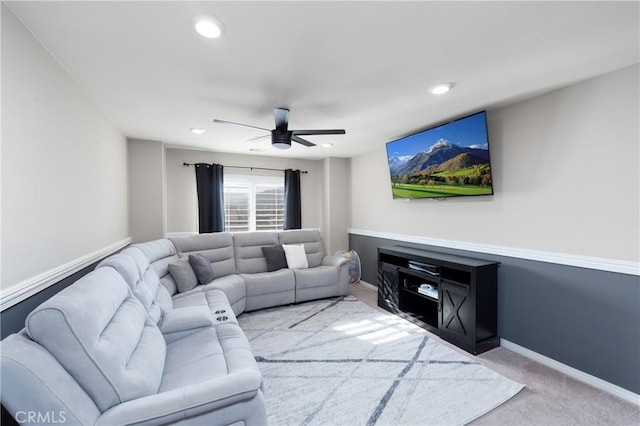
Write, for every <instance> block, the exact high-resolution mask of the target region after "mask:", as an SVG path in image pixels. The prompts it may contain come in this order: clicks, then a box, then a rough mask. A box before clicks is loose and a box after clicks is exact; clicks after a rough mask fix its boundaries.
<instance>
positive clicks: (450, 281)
mask: <svg viewBox="0 0 640 426" xmlns="http://www.w3.org/2000/svg"><path fill="white" fill-rule="evenodd" d="M498 265H499V262H493V261H487V260H482V259H475V258H471V257H462V256H455V255H449V254H444V253H436V252H431V251H427V250H421V249H417V248H413V247H404V246H389V247H379V248H378V305H379V306H380V307H382V308H384V309H386V310H388V311H390V312H393V313H395V314H399V315H401V316H402V317H404V318H407V319H409V320H412V321H413V322H415V323H417V324H419V325H420V326H422V327H424V328H425V329H427V330H429V331H431V332H433V333H435V334H437V335H438V336H440V337H442V338H443V339H445V340H447V341H449V342H451V343H453V344H455V345H456V346H459V347H460V348H462V349H464V350H466V351H468V352H470V353H472V354H479V353H482V352H485V351H487V350H489V349H492V348H495V347H497V346H499V344H500V342H499V338H498V333H497V331H498V330H497V322H498V321H497V282H498V278H497V276H498V274H497V271H498Z"/></svg>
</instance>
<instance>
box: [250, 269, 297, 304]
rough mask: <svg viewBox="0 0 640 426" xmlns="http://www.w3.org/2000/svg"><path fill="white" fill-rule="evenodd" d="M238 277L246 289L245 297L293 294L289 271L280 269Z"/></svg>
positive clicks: (293, 280)
mask: <svg viewBox="0 0 640 426" xmlns="http://www.w3.org/2000/svg"><path fill="white" fill-rule="evenodd" d="M240 276H241V277H242V279H243V280H244V283H245V286H246V288H247V297H255V296H260V295H263V294H269V293H279V292H282V291H286V292H290V293H292V294H293V293H295V289H296V283H295V277H294V275H293V271H292V270H291V269H280V270H279V271H273V272H261V273H257V274H241V275H240ZM289 303H291V302H289Z"/></svg>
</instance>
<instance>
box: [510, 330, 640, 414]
mask: <svg viewBox="0 0 640 426" xmlns="http://www.w3.org/2000/svg"><path fill="white" fill-rule="evenodd" d="M500 346H502V347H503V348H505V349H509V350H510V351H513V352H515V353H518V354H520V355H522V356H525V357H527V358H529V359H532V360H534V361H536V362H539V363H540V364H542V365H545V366H547V367H549V368H552V369H554V370H556V371H559V372H561V373H562V374H565V375H567V376H569V377H571V378H573V379H576V380H578V381H580V382H583V383H586V384H588V385H591V386H593V387H595V388H597V389H600V390H602V391H605V392H608V393H610V394H612V395H615V396H617V397H618V398H621V399H624V400H625V401H628V402H631V403H633V404H636V405H640V395H638V394H637V393H634V392H631V391H629V390H627V389H624V388H621V387H620V386H617V385H614V384H613V383H609V382H607V381H606V380H602V379H600V378H598V377H595V376H592V375H591V374H587V373H585V372H584V371H580V370H577V369H575V368H573V367H570V366H568V365H566V364H563V363H561V362H558V361H556V360H555V359H551V358H548V357H546V356H544V355H541V354H539V353H537V352H534V351H532V350H531V349H527V348H525V347H523V346H520V345H518V344H516V343H513V342H510V341H508V340H506V339H500Z"/></svg>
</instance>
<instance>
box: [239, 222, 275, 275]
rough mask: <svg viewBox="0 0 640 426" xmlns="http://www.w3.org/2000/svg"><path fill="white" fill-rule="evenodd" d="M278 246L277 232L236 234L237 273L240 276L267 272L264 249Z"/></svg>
mask: <svg viewBox="0 0 640 426" xmlns="http://www.w3.org/2000/svg"><path fill="white" fill-rule="evenodd" d="M277 244H278V234H277V233H276V232H271V231H266V232H235V233H234V234H233V246H234V250H235V254H234V256H235V259H236V272H237V273H239V274H255V273H259V272H267V260H266V259H265V257H264V254H263V253H262V247H265V246H274V245H277Z"/></svg>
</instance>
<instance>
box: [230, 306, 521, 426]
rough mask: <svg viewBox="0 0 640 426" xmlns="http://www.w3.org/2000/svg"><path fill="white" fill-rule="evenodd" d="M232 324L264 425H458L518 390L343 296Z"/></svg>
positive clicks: (415, 331) (258, 314)
mask: <svg viewBox="0 0 640 426" xmlns="http://www.w3.org/2000/svg"><path fill="white" fill-rule="evenodd" d="M238 321H239V323H240V326H241V327H242V329H243V330H244V331H245V334H246V335H247V337H248V338H249V341H250V342H251V346H252V348H253V353H254V355H255V357H256V360H257V361H258V365H259V366H260V371H261V372H262V375H263V391H264V395H265V398H266V400H267V412H268V416H269V417H268V420H269V424H270V425H273V426H278V425H345V426H347V425H349V426H351V425H354V426H355V425H435V424H437V425H461V424H465V423H468V422H470V421H471V420H473V419H475V418H477V417H479V416H481V415H482V414H484V413H486V412H488V411H490V410H492V409H494V408H495V407H497V406H499V405H500V404H502V403H504V402H505V401H507V400H509V399H510V398H511V397H513V396H514V395H515V394H517V393H518V392H519V391H520V390H521V389H523V387H524V385H522V384H520V383H516V382H514V381H512V380H510V379H508V378H506V377H504V376H502V375H500V374H498V373H496V372H494V371H492V370H490V369H489V368H487V367H484V366H483V365H481V364H479V363H478V362H476V361H475V360H474V359H473V358H472V357H471V356H470V355H469V356H465V355H463V354H460V353H458V352H456V351H454V350H451V349H449V348H448V347H446V346H444V345H442V344H440V343H438V342H435V341H432V340H430V339H429V335H428V333H427V332H425V331H424V330H423V329H422V328H420V327H418V326H416V325H414V324H412V323H410V322H408V321H405V320H403V319H402V318H399V317H397V316H395V315H392V314H384V313H380V312H379V311H376V310H374V309H372V308H371V307H369V306H367V305H365V304H364V303H362V302H360V301H359V300H357V299H355V298H353V297H351V296H348V297H345V298H334V299H327V300H321V301H314V302H308V303H303V304H299V305H293V306H285V307H278V308H272V309H265V310H261V311H257V312H250V313H245V314H243V315H241V316H240V317H239V318H238Z"/></svg>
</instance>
